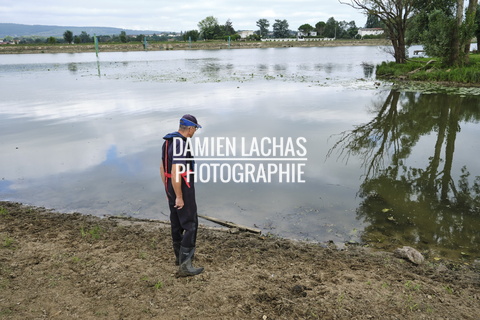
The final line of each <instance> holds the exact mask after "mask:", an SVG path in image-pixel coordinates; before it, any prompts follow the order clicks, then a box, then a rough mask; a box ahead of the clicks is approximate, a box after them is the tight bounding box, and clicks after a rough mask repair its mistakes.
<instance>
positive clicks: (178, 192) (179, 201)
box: [172, 164, 184, 209]
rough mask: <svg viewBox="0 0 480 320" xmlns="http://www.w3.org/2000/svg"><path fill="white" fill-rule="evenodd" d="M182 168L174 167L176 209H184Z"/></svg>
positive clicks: (175, 165) (173, 183)
mask: <svg viewBox="0 0 480 320" xmlns="http://www.w3.org/2000/svg"><path fill="white" fill-rule="evenodd" d="M182 166H183V165H181V164H173V165H172V186H173V191H175V197H176V199H175V208H177V209H182V208H183V206H184V202H183V193H182V176H181V172H182Z"/></svg>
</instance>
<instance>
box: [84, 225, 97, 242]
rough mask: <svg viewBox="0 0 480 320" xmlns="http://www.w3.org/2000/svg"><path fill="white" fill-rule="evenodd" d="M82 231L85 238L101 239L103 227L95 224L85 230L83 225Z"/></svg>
mask: <svg viewBox="0 0 480 320" xmlns="http://www.w3.org/2000/svg"><path fill="white" fill-rule="evenodd" d="M80 233H81V234H82V237H83V238H86V237H90V238H91V239H94V240H99V239H100V234H101V233H102V229H101V228H100V226H95V227H93V228H91V229H89V230H85V228H83V227H82V228H81V229H80Z"/></svg>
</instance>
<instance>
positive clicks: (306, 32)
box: [298, 23, 315, 35]
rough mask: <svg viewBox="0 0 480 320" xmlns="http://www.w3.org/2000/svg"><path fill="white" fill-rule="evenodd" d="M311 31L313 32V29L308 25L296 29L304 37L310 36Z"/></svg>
mask: <svg viewBox="0 0 480 320" xmlns="http://www.w3.org/2000/svg"><path fill="white" fill-rule="evenodd" d="M313 30H315V28H314V27H312V26H311V25H309V24H308V23H305V24H302V25H301V26H300V27H298V31H300V32H301V33H303V34H304V35H310V33H311V32H312V31H313Z"/></svg>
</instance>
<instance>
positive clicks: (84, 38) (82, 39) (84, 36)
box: [79, 31, 92, 43]
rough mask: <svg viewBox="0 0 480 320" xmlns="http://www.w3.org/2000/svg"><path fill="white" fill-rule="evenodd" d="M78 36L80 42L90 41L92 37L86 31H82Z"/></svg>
mask: <svg viewBox="0 0 480 320" xmlns="http://www.w3.org/2000/svg"><path fill="white" fill-rule="evenodd" d="M79 38H80V42H81V43H88V42H92V37H90V35H89V34H88V33H86V32H85V31H82V33H81V34H80V36H79Z"/></svg>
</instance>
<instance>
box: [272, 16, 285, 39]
mask: <svg viewBox="0 0 480 320" xmlns="http://www.w3.org/2000/svg"><path fill="white" fill-rule="evenodd" d="M273 36H274V37H275V38H288V36H289V31H288V22H287V20H279V19H275V23H274V24H273Z"/></svg>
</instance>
